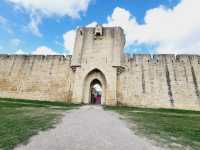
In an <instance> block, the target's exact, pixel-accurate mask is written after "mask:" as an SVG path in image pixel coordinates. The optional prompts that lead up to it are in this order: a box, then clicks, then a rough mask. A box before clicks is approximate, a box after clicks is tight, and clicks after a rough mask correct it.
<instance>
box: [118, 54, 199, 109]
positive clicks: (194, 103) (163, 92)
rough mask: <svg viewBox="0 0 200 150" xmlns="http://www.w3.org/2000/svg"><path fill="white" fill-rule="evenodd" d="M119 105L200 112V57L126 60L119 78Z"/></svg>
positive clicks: (183, 56)
mask: <svg viewBox="0 0 200 150" xmlns="http://www.w3.org/2000/svg"><path fill="white" fill-rule="evenodd" d="M117 90H118V92H117V93H118V103H121V104H124V105H129V106H143V107H165V108H184V109H197V110H199V109H200V56H197V55H177V56H175V55H153V56H151V55H133V56H126V59H125V71H124V72H122V73H121V74H120V75H119V76H118V89H117Z"/></svg>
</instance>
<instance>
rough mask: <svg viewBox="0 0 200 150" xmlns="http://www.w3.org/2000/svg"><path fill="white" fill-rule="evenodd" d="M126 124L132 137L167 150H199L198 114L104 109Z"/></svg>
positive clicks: (142, 109)
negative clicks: (133, 135) (135, 135)
mask: <svg viewBox="0 0 200 150" xmlns="http://www.w3.org/2000/svg"><path fill="white" fill-rule="evenodd" d="M105 109H106V110H112V111H115V112H118V113H120V114H121V115H122V117H123V118H124V119H125V120H128V121H129V123H130V127H131V128H132V129H133V130H134V131H135V133H136V134H139V135H144V136H146V137H147V138H150V139H153V140H154V141H156V142H157V143H158V144H159V145H162V146H163V147H168V148H169V149H180V150H183V149H192V150H199V148H200V112H198V111H187V110H175V109H149V108H131V107H105Z"/></svg>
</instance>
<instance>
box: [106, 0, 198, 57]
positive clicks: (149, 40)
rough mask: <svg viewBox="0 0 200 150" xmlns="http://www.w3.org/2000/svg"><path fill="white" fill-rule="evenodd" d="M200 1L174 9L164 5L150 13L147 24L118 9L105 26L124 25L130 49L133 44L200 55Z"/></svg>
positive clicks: (187, 1) (188, 1)
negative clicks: (138, 21) (199, 13)
mask: <svg viewBox="0 0 200 150" xmlns="http://www.w3.org/2000/svg"><path fill="white" fill-rule="evenodd" d="M199 10H200V1H199V0H182V1H181V2H180V3H179V4H178V5H177V6H175V7H174V8H173V9H169V8H165V7H164V6H160V7H158V8H154V9H151V10H149V11H147V13H146V16H145V23H144V24H143V25H140V24H138V23H137V21H136V19H135V17H134V15H132V14H131V13H130V12H129V11H127V10H125V9H123V8H119V7H117V8H115V10H114V11H113V14H112V15H111V16H109V17H108V19H107V20H108V22H107V23H105V26H121V27H122V28H123V29H124V31H125V34H126V41H127V45H126V47H128V46H130V45H132V44H149V45H158V46H157V48H156V51H157V52H158V53H176V54H180V53H191V54H194V53H198V54H200V28H199V27H200V15H198V12H199Z"/></svg>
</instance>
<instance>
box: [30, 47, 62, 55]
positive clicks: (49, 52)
mask: <svg viewBox="0 0 200 150" xmlns="http://www.w3.org/2000/svg"><path fill="white" fill-rule="evenodd" d="M33 54H34V55H58V53H57V52H55V51H54V50H52V49H51V48H48V47H46V46H41V47H38V48H37V49H36V50H35V51H34V52H33Z"/></svg>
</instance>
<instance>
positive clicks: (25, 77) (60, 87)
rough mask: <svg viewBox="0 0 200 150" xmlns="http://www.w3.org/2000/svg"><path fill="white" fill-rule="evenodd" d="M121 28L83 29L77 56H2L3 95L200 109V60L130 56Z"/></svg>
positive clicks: (79, 31) (0, 89)
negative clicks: (94, 91)
mask: <svg viewBox="0 0 200 150" xmlns="http://www.w3.org/2000/svg"><path fill="white" fill-rule="evenodd" d="M124 45H125V35H124V33H123V30H122V29H121V28H120V27H112V28H111V27H102V26H98V27H96V28H79V29H77V32H76V39H75V46H74V52H73V55H72V56H66V57H65V56H26V55H22V56H19V55H0V97H10V98H24V99H38V100H50V101H66V102H73V103H86V104H88V103H90V88H91V87H90V85H91V83H92V81H93V80H96V79H97V80H99V82H100V83H101V84H102V89H103V95H102V104H105V105H117V104H122V105H128V106H141V107H156V108H160V107H162V108H180V109H194V110H200V56H197V55H177V56H175V55H152V56H151V55H132V56H129V55H125V54H124V53H123V48H124Z"/></svg>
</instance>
